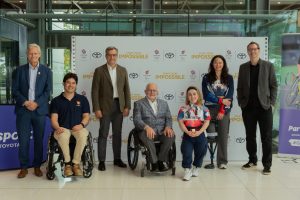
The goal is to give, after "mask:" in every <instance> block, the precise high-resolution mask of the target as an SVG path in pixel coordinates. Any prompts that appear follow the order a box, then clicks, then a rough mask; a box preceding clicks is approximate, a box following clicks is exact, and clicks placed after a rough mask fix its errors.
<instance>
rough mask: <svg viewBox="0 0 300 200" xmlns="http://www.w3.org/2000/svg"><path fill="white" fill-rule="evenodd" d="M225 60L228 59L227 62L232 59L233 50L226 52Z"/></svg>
mask: <svg viewBox="0 0 300 200" xmlns="http://www.w3.org/2000/svg"><path fill="white" fill-rule="evenodd" d="M225 58H226V59H227V60H230V59H231V58H232V52H231V50H229V49H228V50H227V51H226V53H225Z"/></svg>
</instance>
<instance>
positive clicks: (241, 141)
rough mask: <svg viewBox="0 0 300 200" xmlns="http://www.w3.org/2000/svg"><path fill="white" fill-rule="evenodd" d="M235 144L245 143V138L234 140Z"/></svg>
mask: <svg viewBox="0 0 300 200" xmlns="http://www.w3.org/2000/svg"><path fill="white" fill-rule="evenodd" d="M235 141H236V143H244V142H245V141H246V139H245V138H242V137H239V138H236V139H235Z"/></svg>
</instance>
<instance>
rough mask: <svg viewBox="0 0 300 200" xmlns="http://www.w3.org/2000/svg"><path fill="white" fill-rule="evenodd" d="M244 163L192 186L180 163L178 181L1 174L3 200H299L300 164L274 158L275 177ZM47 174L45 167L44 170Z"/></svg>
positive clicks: (118, 172) (126, 175) (117, 174)
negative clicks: (247, 167) (243, 166)
mask: <svg viewBox="0 0 300 200" xmlns="http://www.w3.org/2000/svg"><path fill="white" fill-rule="evenodd" d="M242 164H243V163H241V162H231V163H229V165H228V169H226V170H220V169H212V170H208V169H201V170H200V176H199V177H194V178H192V179H191V181H188V182H184V181H182V180H181V177H182V175H183V170H182V168H181V167H180V163H179V162H178V163H177V164H176V165H177V169H176V175H175V176H171V173H170V172H167V173H166V174H159V175H158V174H145V177H143V178H141V177H140V176H139V175H140V171H139V169H138V168H137V169H136V170H135V171H131V170H129V169H120V168H117V167H114V166H113V165H112V164H111V163H107V166H106V168H107V170H106V171H105V172H99V171H98V170H97V168H95V169H94V171H93V175H92V177H90V178H75V177H73V178H65V179H64V178H62V177H61V175H60V170H57V177H58V178H55V179H54V180H52V181H49V180H47V179H46V177H45V176H44V177H43V178H37V177H35V176H34V175H33V170H32V169H30V171H29V174H28V176H27V177H26V178H24V179H17V178H16V175H17V172H18V171H17V170H10V171H1V172H0V199H1V200H15V199H17V200H33V199H41V200H48V199H49V200H54V199H63V200H68V199H71V200H82V199H88V200H93V199H97V200H99V199H101V200H135V199H136V200H148V199H149V200H176V199H178V200H193V199H197V200H199V199H201V200H227V199H228V200H233V199H237V200H255V199H261V200H268V199H270V200H299V199H300V159H286V158H278V157H277V155H274V156H273V167H272V174H271V175H267V176H266V175H262V173H261V170H262V165H261V164H258V167H257V169H253V170H247V171H246V170H242V169H241V165H242ZM139 166H141V165H139ZM43 169H45V167H44V166H43Z"/></svg>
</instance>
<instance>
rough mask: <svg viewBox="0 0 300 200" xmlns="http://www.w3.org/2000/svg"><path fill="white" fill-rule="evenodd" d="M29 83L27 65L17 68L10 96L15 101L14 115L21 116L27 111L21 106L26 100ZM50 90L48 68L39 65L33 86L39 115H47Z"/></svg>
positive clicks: (50, 74)
mask: <svg viewBox="0 0 300 200" xmlns="http://www.w3.org/2000/svg"><path fill="white" fill-rule="evenodd" d="M29 81H30V80H29V64H25V65H22V66H20V67H18V68H17V69H16V71H15V72H14V75H13V84H12V94H13V97H14V99H15V101H16V105H15V113H16V114H21V113H22V112H25V111H26V110H27V109H26V107H24V106H23V104H24V102H25V101H27V100H28V91H29ZM51 90H52V72H51V70H50V69H49V68H48V67H46V66H44V65H41V64H40V65H39V68H38V72H37V77H36V84H35V102H36V103H37V104H38V107H37V109H36V111H37V113H38V114H40V115H46V114H48V110H49V109H48V101H49V97H50V92H51Z"/></svg>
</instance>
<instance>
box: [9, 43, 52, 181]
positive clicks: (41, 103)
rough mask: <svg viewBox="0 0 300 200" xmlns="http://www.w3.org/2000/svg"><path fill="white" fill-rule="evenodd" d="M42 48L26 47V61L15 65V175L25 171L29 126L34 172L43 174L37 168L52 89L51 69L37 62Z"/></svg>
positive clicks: (39, 175) (37, 174) (36, 46)
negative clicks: (17, 168) (16, 153)
mask: <svg viewBox="0 0 300 200" xmlns="http://www.w3.org/2000/svg"><path fill="white" fill-rule="evenodd" d="M40 57H41V49H40V47H39V45H37V44H29V45H28V47H27V59H28V63H27V64H25V65H22V66H20V67H18V68H17V69H16V71H15V72H14V77H13V84H12V93H13V96H14V99H15V101H16V105H15V113H16V127H17V132H18V138H19V160H20V168H21V170H20V172H19V174H18V178H24V177H25V176H26V175H27V174H28V170H27V168H28V167H29V166H30V165H31V164H30V163H29V144H30V136H31V128H32V130H33V139H34V160H33V163H32V165H33V167H34V174H35V175H36V176H38V177H41V176H43V173H42V171H41V169H40V166H41V164H42V160H43V137H44V129H45V122H46V121H45V119H46V115H47V114H48V101H49V96H50V92H51V89H52V73H51V70H50V69H49V68H48V67H46V66H44V65H42V64H40V63H39V58H40Z"/></svg>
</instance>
